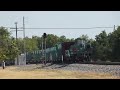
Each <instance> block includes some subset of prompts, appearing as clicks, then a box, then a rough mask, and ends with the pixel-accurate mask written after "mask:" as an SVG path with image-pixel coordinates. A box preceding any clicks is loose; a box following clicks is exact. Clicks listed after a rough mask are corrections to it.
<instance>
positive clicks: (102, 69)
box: [17, 64, 120, 77]
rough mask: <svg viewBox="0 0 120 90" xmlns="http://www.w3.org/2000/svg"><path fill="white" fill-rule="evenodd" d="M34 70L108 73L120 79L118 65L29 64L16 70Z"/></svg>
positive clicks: (119, 67)
mask: <svg viewBox="0 0 120 90" xmlns="http://www.w3.org/2000/svg"><path fill="white" fill-rule="evenodd" d="M35 69H59V70H71V71H83V72H98V73H110V74H112V75H116V76H119V77H120V65H93V64H47V65H46V66H44V65H42V64H37V65H36V64H31V65H26V66H18V67H17V70H22V71H23V70H24V71H26V70H27V71H28V70H30V71H31V70H35Z"/></svg>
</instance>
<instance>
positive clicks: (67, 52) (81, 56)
mask: <svg viewBox="0 0 120 90" xmlns="http://www.w3.org/2000/svg"><path fill="white" fill-rule="evenodd" d="M91 55H92V46H91V43H89V42H86V41H84V40H77V41H75V42H63V43H58V44H56V45H55V46H54V47H51V48H47V49H46V50H37V51H34V52H27V53H26V63H27V64H28V63H29V64H33V63H43V62H45V63H75V62H85V61H90V60H91Z"/></svg>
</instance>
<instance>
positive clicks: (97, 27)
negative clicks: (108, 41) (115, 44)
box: [6, 26, 118, 29]
mask: <svg viewBox="0 0 120 90" xmlns="http://www.w3.org/2000/svg"><path fill="white" fill-rule="evenodd" d="M115 27H118V26H115ZM6 28H10V29H15V28H13V27H6ZM97 28H113V27H89V28H25V29H97ZM18 29H23V27H20V28H18Z"/></svg>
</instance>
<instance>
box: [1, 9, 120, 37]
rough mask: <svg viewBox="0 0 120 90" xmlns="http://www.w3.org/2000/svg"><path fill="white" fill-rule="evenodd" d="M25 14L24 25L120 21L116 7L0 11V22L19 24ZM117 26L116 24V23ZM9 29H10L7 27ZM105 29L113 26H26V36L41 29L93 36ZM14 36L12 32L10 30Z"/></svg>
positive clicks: (70, 35) (61, 33)
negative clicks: (77, 9)
mask: <svg viewBox="0 0 120 90" xmlns="http://www.w3.org/2000/svg"><path fill="white" fill-rule="evenodd" d="M23 16H24V17H25V27H26V28H89V27H114V25H116V26H118V25H120V11H0V26H4V27H13V28H14V27H15V24H14V23H15V22H18V27H22V25H23V23H22V22H23V21H22V18H23ZM116 28H117V27H116ZM8 30H9V31H11V30H12V29H8ZM103 30H105V31H106V32H107V33H110V32H112V31H113V28H107V29H106V28H99V29H83V30H82V29H56V30H55V29H43V30H42V29H26V30H25V32H26V36H28V37H32V35H35V36H41V35H42V34H43V33H47V34H55V35H57V36H62V35H65V36H66V37H67V38H77V37H80V36H81V35H83V34H87V35H88V36H89V38H93V39H94V38H95V35H98V34H99V33H100V32H101V31H103ZM12 36H15V32H12ZM18 37H23V32H21V31H19V32H18Z"/></svg>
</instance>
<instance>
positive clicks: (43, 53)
mask: <svg viewBox="0 0 120 90" xmlns="http://www.w3.org/2000/svg"><path fill="white" fill-rule="evenodd" d="M43 55H44V53H43V36H42V57H43Z"/></svg>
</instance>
